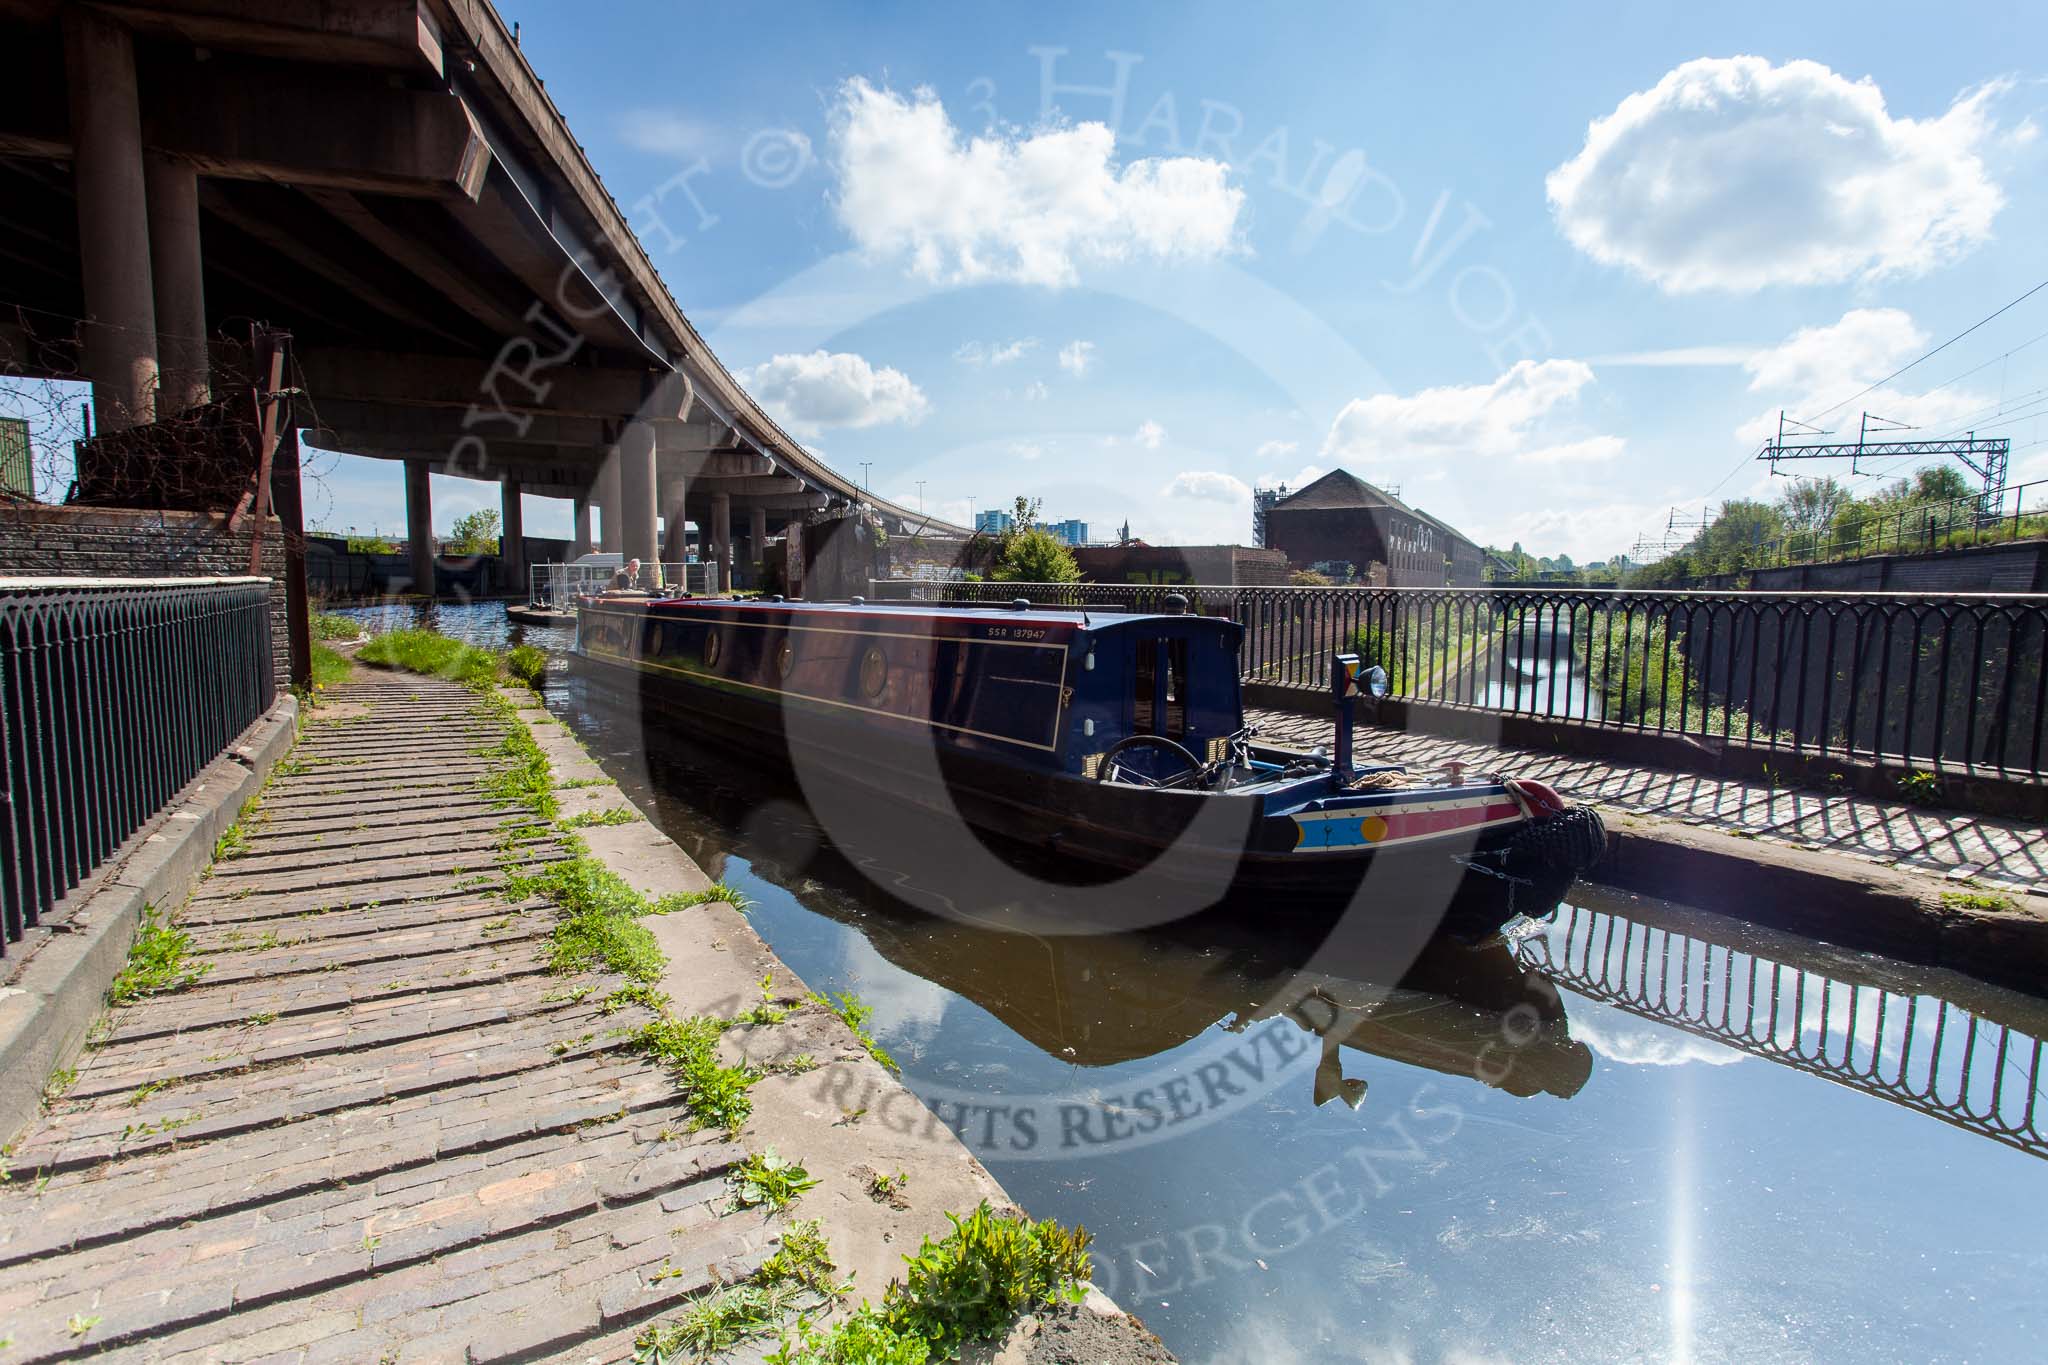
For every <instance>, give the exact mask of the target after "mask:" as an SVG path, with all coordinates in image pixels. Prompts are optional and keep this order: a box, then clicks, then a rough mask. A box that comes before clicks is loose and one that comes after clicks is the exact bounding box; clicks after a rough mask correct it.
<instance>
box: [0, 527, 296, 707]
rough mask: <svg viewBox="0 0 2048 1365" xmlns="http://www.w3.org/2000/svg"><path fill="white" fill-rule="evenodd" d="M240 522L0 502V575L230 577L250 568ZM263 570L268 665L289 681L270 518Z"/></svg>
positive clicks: (280, 570)
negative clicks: (236, 526)
mask: <svg viewBox="0 0 2048 1365" xmlns="http://www.w3.org/2000/svg"><path fill="white" fill-rule="evenodd" d="M254 527H255V523H254V522H253V521H245V522H244V523H243V525H242V528H241V529H240V530H239V531H235V532H230V531H229V530H228V529H227V517H226V515H225V514H222V513H211V512H149V511H131V510H127V509H121V508H111V507H48V506H43V505H41V504H29V505H4V504H0V576H6V577H51V578H234V577H240V576H242V575H245V574H247V573H248V572H249V538H250V533H251V532H252V530H253V529H254ZM261 572H262V573H264V574H266V575H268V576H269V577H270V579H271V587H270V642H271V665H272V668H273V669H274V671H275V672H276V675H277V680H278V683H279V684H280V685H284V684H286V683H288V682H289V681H290V673H291V647H290V644H289V636H288V634H287V628H286V624H285V600H284V599H285V593H284V538H283V532H282V530H281V528H280V527H279V525H278V523H277V520H276V518H274V517H273V518H269V519H267V520H266V521H265V522H264V525H263V565H262V570H261Z"/></svg>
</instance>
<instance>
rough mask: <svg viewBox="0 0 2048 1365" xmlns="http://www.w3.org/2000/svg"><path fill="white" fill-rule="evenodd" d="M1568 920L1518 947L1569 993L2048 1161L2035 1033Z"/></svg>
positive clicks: (1897, 993)
mask: <svg viewBox="0 0 2048 1365" xmlns="http://www.w3.org/2000/svg"><path fill="white" fill-rule="evenodd" d="M1558 914H1559V916H1560V917H1561V927H1562V929H1563V934H1562V935H1561V936H1559V935H1557V934H1555V933H1553V934H1550V935H1536V936H1533V937H1530V938H1525V939H1522V940H1521V941H1519V942H1518V943H1517V945H1516V949H1515V951H1516V953H1517V954H1518V955H1519V956H1520V957H1521V958H1522V960H1523V961H1525V962H1527V963H1528V964H1529V965H1530V966H1532V967H1534V968H1536V969H1537V970H1538V971H1540V972H1542V973H1543V974H1544V975H1546V976H1548V977H1550V978H1551V979H1553V980H1555V981H1556V982H1557V983H1558V984H1560V985H1563V986H1569V987H1570V988H1571V989H1572V990H1574V991H1577V992H1579V993H1580V994H1582V995H1587V996H1590V997H1592V998H1593V999H1595V1000H1600V1001H1604V1002H1606V1003H1608V1004H1611V1005H1615V1006H1618V1007H1619V1008H1621V1009H1624V1010H1626V1011H1628V1012H1629V1013H1630V1014H1634V1015H1638V1016H1640V1017H1642V1018H1644V1019H1654V1020H1656V1021H1658V1022H1659V1023H1664V1024H1670V1025H1672V1026H1673V1027H1676V1028H1680V1029H1683V1030H1685V1031H1686V1032H1687V1033H1691V1034H1695V1035H1697V1036H1699V1037H1702V1038H1709V1039H1712V1040H1713V1041H1715V1042H1717V1043H1721V1044H1723V1045H1725V1046H1727V1047H1730V1048H1734V1049H1735V1050H1737V1051H1739V1052H1744V1053H1747V1054H1749V1055H1750V1056H1753V1057H1764V1058H1768V1059H1769V1060H1771V1061H1773V1062H1777V1063H1779V1064H1780V1065H1782V1066H1789V1067H1793V1068H1795V1069H1797V1070H1800V1071H1805V1072H1808V1073H1810V1074H1812V1075H1816V1076H1823V1077H1825V1078H1827V1079H1828V1080H1831V1081H1835V1082H1837V1083H1838V1084H1841V1085H1846V1086H1849V1087H1851V1088H1852V1089H1856V1090H1861V1091H1862V1092H1864V1093H1865V1094H1868V1095H1875V1096H1877V1097H1879V1098H1880V1099H1885V1100H1889V1101H1891V1102H1892V1103H1893V1104H1897V1105H1902V1106H1904V1107H1905V1108H1908V1109H1913V1110H1917V1111H1919V1112H1920V1113H1923V1114H1928V1115H1932V1116H1933V1117H1935V1118H1938V1119H1940V1120H1942V1121H1943V1122H1945V1123H1950V1124H1953V1125H1955V1126H1956V1127H1958V1128H1962V1129H1966V1130H1968V1131H1970V1132H1973V1133H1977V1134H1979V1135H1980V1136H1983V1137H1987V1138H1990V1139H1991V1140H1993V1141H1994V1142H2001V1143H2004V1144H2005V1145H2006V1146H2008V1147H2014V1148H2017V1149H2019V1150H2020V1151H2023V1152H2029V1153H2031V1154H2033V1155H2034V1156H2037V1157H2048V1132H2044V1131H2043V1130H2042V1119H2043V1118H2044V1117H2048V1095H2044V1093H2043V1089H2044V1084H2048V1070H2044V1069H2043V1067H2042V1041H2043V1036H2042V1035H2043V1031H2042V1030H2041V1029H2040V1028H2039V1027H2038V1026H2036V1027H2034V1028H2032V1029H2022V1028H2017V1027H2013V1026H2011V1025H2009V1024H2006V1023H2003V1022H2001V1021H1999V1020H1995V1019H1988V1018H1985V1017H1983V1016H1981V1015H1979V1014H1977V1013H1975V1012H1973V1011H1972V1010H1969V1009H1966V1008H1964V1007H1963V1006H1961V1005H1958V1004H1955V1003H1954V1002H1952V1001H1947V1000H1941V999H1937V998H1935V997H1933V996H1930V995H1920V994H1915V993H1911V992H1909V991H1907V990H1904V989H1896V988H1890V987H1887V986H1885V985H1882V984H1879V983H1877V982H1874V981H1869V982H1859V981H1843V980H1838V979H1835V978H1833V977H1830V976H1828V975H1826V974H1824V973H1823V972H1819V971H1814V970H1812V969H1809V968H1803V967H1798V966H1793V965H1790V964H1788V963H1784V962H1774V961H1772V960H1771V959H1770V958H1768V957H1766V956H1763V955H1761V954H1759V953H1755V952H1744V951H1742V950H1740V949H1736V948H1731V947H1728V946H1726V945H1723V944H1719V943H1713V942H1709V941H1707V940H1705V939H1702V938H1696V937H1693V936H1692V935H1690V934H1686V933H1682V932H1678V931H1676V930H1672V929H1666V928H1662V927H1658V926H1653V925H1648V924H1641V923H1638V922H1636V921H1634V920H1629V919H1624V918H1622V917H1620V916H1618V915H1614V914H1610V913H1608V912H1606V911H1600V910H1588V909H1580V908H1578V907H1573V906H1567V907H1565V908H1564V909H1562V910H1560V911H1559V912H1558ZM1560 937H1561V941H1559V939H1560Z"/></svg>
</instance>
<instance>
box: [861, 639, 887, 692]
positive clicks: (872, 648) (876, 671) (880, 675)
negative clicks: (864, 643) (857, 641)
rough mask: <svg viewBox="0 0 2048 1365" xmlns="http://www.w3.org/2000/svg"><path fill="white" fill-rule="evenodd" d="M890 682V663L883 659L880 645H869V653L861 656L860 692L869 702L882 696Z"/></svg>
mask: <svg viewBox="0 0 2048 1365" xmlns="http://www.w3.org/2000/svg"><path fill="white" fill-rule="evenodd" d="M888 681H889V661H888V660H887V659H885V658H883V657H882V647H881V646H880V645H869V646H868V652H867V653H865V654H863V655H861V656H860V691H861V695H862V696H864V697H866V698H867V699H868V700H869V701H873V700H874V699H875V698H877V697H879V696H881V695H882V686H883V684H885V683H887V682H888Z"/></svg>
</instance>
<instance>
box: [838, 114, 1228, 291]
mask: <svg viewBox="0 0 2048 1365" xmlns="http://www.w3.org/2000/svg"><path fill="white" fill-rule="evenodd" d="M830 121H831V142H832V162H833V168H834V172H835V174H836V175H837V177H838V181H839V184H838V189H837V191H836V193H835V194H834V195H833V199H832V202H833V208H834V210H835V211H836V213H837V214H838V217H839V221H840V224H841V225H842V226H843V227H844V228H845V229H846V231H847V232H848V233H849V234H851V235H852V237H853V239H854V241H855V243H857V244H858V245H859V247H860V248H861V249H862V250H863V251H866V252H869V253H871V254H874V255H877V256H889V257H902V258H904V259H905V260H907V262H908V263H909V265H910V268H911V269H912V270H913V271H914V272H915V273H916V274H918V275H921V276H923V277H925V278H927V279H932V280H940V281H945V282H948V283H959V282H965V281H972V280H1014V281H1017V282H1019V283H1024V284H1043V285H1067V284H1072V283H1074V282H1075V280H1076V279H1077V278H1078V272H1079V267H1080V265H1082V264H1083V263H1090V262H1113V261H1121V260H1126V259H1129V258H1131V257H1134V256H1148V257H1157V258H1161V259H1168V260H1191V259H1192V260H1200V259H1208V258H1213V257H1216V256H1220V255H1223V254H1224V253H1226V252H1228V251H1231V250H1233V249H1234V248H1235V246H1236V243H1237V230H1238V214H1239V212H1240V211H1241V210H1242V208H1243V206H1244V191H1243V190H1241V189H1237V188H1234V187H1232V186H1231V185H1229V184H1228V183H1227V175H1228V168H1227V167H1226V166H1225V165H1224V164H1223V163H1222V162H1220V161H1211V160H1206V159H1202V158H1196V157H1170V158H1148V159H1146V160H1142V161H1133V162H1131V163H1129V164H1128V165H1125V166H1123V167H1121V168H1119V167H1118V166H1116V165H1115V164H1114V162H1113V160H1112V157H1113V154H1114V152H1115V143H1116V138H1115V135H1114V134H1113V133H1112V132H1111V131H1110V130H1109V129H1108V128H1107V127H1106V126H1104V125H1102V124H1100V123H1082V124H1076V125H1073V126H1071V127H1059V126H1055V127H1046V128H1041V129H1038V130H1035V131H1033V132H1030V133H1028V134H1027V133H1022V132H1013V131H1001V132H995V133H991V134H985V135H983V136H979V137H971V138H970V137H964V136H963V135H962V134H961V132H960V130H959V129H957V128H955V127H954V126H953V122H952V120H951V119H950V118H948V117H947V115H946V111H945V108H944V107H943V106H942V105H941V104H940V103H939V98H938V96H937V95H936V94H935V93H933V92H932V91H931V90H930V89H928V88H923V87H920V88H919V89H917V90H916V91H914V92H912V94H911V95H910V96H909V97H907V98H906V97H905V96H903V95H899V94H897V93H896V92H895V91H893V90H889V89H886V88H883V89H877V88H876V87H875V86H873V85H871V84H869V83H868V82H867V81H865V80H862V79H859V78H855V79H853V80H849V81H847V82H846V83H845V84H843V85H842V86H840V88H839V98H838V101H837V103H836V104H835V105H834V107H833V109H832V112H831V120H830Z"/></svg>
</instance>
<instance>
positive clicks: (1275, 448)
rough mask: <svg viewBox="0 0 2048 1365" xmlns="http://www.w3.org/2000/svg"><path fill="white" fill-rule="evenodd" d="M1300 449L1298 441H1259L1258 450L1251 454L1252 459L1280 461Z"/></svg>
mask: <svg viewBox="0 0 2048 1365" xmlns="http://www.w3.org/2000/svg"><path fill="white" fill-rule="evenodd" d="M1300 448H1301V443H1300V442H1299V441H1261V442H1259V448H1258V449H1257V450H1255V451H1253V452H1252V456H1253V458H1254V459H1260V460H1280V459H1285V458H1286V457H1287V456H1289V455H1292V454H1293V453H1294V452H1295V451H1297V450H1299V449H1300Z"/></svg>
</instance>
